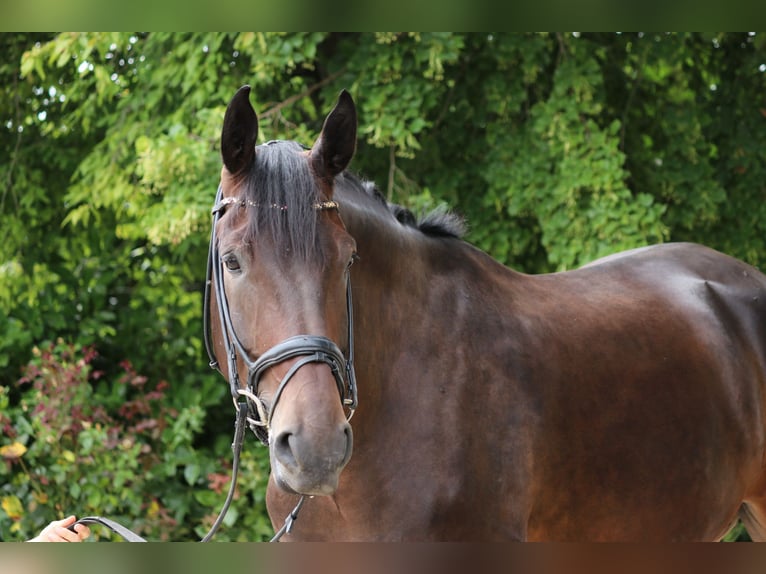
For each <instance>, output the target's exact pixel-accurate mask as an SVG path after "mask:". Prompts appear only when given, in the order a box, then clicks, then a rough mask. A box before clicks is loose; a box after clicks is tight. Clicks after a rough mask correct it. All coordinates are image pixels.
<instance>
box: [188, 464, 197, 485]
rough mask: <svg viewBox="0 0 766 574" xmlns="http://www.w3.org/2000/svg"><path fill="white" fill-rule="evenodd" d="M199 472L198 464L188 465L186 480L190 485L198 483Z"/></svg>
mask: <svg viewBox="0 0 766 574" xmlns="http://www.w3.org/2000/svg"><path fill="white" fill-rule="evenodd" d="M199 472H200V468H199V465H198V464H196V463H191V464H187V465H186V468H184V478H185V479H186V482H187V483H188V484H190V485H194V483H195V482H197V479H198V478H199Z"/></svg>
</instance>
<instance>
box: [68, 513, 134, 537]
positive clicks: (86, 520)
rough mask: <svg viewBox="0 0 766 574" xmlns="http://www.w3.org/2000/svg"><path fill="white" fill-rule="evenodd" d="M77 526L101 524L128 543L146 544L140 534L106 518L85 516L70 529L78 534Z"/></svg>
mask: <svg viewBox="0 0 766 574" xmlns="http://www.w3.org/2000/svg"><path fill="white" fill-rule="evenodd" d="M76 524H100V525H101V526H106V527H107V528H108V529H109V530H111V531H112V532H114V533H115V534H119V535H120V536H122V537H123V538H124V539H125V540H127V541H128V542H146V540H145V539H144V538H141V537H140V536H139V535H138V534H136V533H135V532H133V531H132V530H131V529H129V528H125V527H124V526H123V525H122V524H119V523H118V522H115V521H114V520H110V519H109V518H104V517H102V516H83V517H82V518H80V520H78V521H77V522H75V523H74V524H72V526H70V527H69V530H71V531H72V532H76V531H75V529H74V527H75V525H76Z"/></svg>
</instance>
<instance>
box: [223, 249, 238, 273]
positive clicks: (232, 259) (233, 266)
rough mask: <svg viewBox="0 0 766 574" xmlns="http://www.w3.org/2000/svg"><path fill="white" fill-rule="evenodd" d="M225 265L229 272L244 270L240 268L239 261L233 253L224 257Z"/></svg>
mask: <svg viewBox="0 0 766 574" xmlns="http://www.w3.org/2000/svg"><path fill="white" fill-rule="evenodd" d="M222 259H223V264H224V265H226V269H228V270H229V271H240V270H241V269H242V268H241V267H240V266H239V261H238V260H237V257H236V256H235V255H234V254H233V253H227V254H226V255H224V256H223V258H222Z"/></svg>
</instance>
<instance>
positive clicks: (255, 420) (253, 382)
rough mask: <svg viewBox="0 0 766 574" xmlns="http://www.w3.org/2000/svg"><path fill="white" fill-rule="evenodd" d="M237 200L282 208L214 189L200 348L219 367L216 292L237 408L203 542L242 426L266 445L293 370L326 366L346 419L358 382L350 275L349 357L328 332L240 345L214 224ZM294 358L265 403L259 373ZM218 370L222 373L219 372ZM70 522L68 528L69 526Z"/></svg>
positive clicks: (132, 536)
mask: <svg viewBox="0 0 766 574" xmlns="http://www.w3.org/2000/svg"><path fill="white" fill-rule="evenodd" d="M230 205H238V206H240V207H254V208H274V209H282V210H283V209H285V208H284V207H283V206H278V205H266V206H261V205H259V204H257V203H255V202H253V201H250V200H247V199H237V198H224V197H223V191H222V188H221V186H220V185H219V187H218V192H217V193H216V198H215V204H214V205H213V209H212V214H213V228H212V230H211V232H210V248H209V250H208V260H207V272H206V278H205V297H204V305H203V328H204V340H205V349H206V350H207V354H208V357H209V358H210V366H211V367H212V368H214V369H217V370H218V371H219V372H221V369H220V364H219V362H218V359H217V358H216V355H215V351H214V349H213V341H212V333H211V329H210V296H211V293H213V292H215V298H216V303H217V306H218V320H219V321H220V328H221V337H222V338H223V345H224V349H225V351H226V361H227V367H228V375H229V387H230V389H231V396H232V400H233V401H234V406H235V409H236V412H237V417H236V422H235V425H234V440H233V442H232V445H231V448H232V451H233V453H234V458H233V462H232V471H231V474H232V476H231V483H230V485H229V492H228V493H227V495H226V500H225V502H224V504H223V507H222V508H221V511H220V513H219V514H218V517H217V518H216V520H215V522H214V523H213V525H212V527H211V528H210V531H209V532H208V533H207V534H206V535H205V537H204V538H202V540H201V542H208V541H210V539H211V538H212V537H213V535H214V534H215V533H216V532H217V531H218V528H219V527H220V525H221V524H222V523H223V519H224V517H225V516H226V513H227V512H228V510H229V506H230V505H231V502H232V500H233V499H234V492H235V488H236V484H237V475H238V472H239V459H240V454H241V452H242V444H243V442H244V435H245V432H244V430H245V425H246V424H247V425H248V426H249V427H250V429H251V430H252V431H253V433H254V434H255V435H256V436H257V437H258V440H260V441H261V442H262V443H263V444H265V445H266V446H268V444H269V429H270V428H271V419H272V417H273V415H274V410H275V408H276V406H277V403H278V401H279V399H280V397H281V396H282V392H283V391H284V389H285V387H286V386H287V384H288V383H289V382H290V380H291V379H292V378H293V376H294V375H295V374H296V373H297V372H298V370H299V369H300V368H301V367H303V366H305V365H307V364H309V363H324V364H326V365H328V366H329V367H330V371H331V372H332V375H333V377H334V379H335V383H336V385H337V386H338V393H339V394H340V400H341V403H342V404H343V407H344V408H345V409H347V411H348V414H347V415H346V418H347V420H351V417H352V416H353V414H354V411H355V410H356V407H357V404H358V399H357V387H356V377H355V375H354V315H353V304H352V300H351V280H350V277H349V279H347V281H346V312H347V314H348V338H347V341H348V357H345V356H344V355H343V352H342V351H341V350H340V348H339V347H338V345H336V344H335V343H334V342H333V341H332V340H330V339H328V338H327V337H322V336H317V335H296V336H294V337H290V338H288V339H286V340H284V341H282V342H281V343H278V344H276V345H274V346H273V347H271V348H270V349H269V350H268V351H266V352H265V353H263V354H262V355H261V356H260V357H258V358H256V359H253V358H252V357H251V356H250V355H249V354H248V353H247V351H246V350H245V348H244V346H243V345H242V342H241V341H240V339H239V337H237V334H236V332H235V330H234V326H233V324H232V320H231V313H230V311H229V303H228V300H227V298H226V291H225V289H224V284H223V262H222V260H221V257H220V253H219V251H218V238H217V236H216V227H217V224H218V222H219V221H220V219H221V217H222V216H223V213H224V211H225V209H226V207H228V206H230ZM314 209H316V210H317V211H326V210H337V209H338V204H337V203H336V202H334V201H324V202H321V203H317V204H315V205H314ZM238 357H241V358H242V361H243V363H244V364H245V366H246V367H247V381H246V385H245V386H244V387H242V386H241V381H240V377H239V371H238V369H237V358H238ZM294 358H298V360H297V361H296V362H295V363H294V364H293V365H292V366H291V367H290V369H289V370H288V372H287V373H286V374H285V376H284V377H283V378H282V380H281V381H280V383H279V386H278V387H277V390H276V392H275V393H274V397H273V398H272V400H271V405H270V406H269V407H268V408H266V406H265V405H264V403H263V401H262V400H261V399H260V397H259V396H258V384H259V382H260V380H261V378H262V377H263V375H264V374H265V373H266V371H268V370H269V369H271V368H272V367H274V366H276V365H278V364H280V363H282V362H284V361H287V360H289V359H294ZM222 374H223V373H222ZM305 500H306V497H305V496H303V495H301V497H300V499H299V500H298V504H296V506H295V508H293V510H292V511H290V513H289V514H288V515H287V517H286V518H285V523H284V525H283V526H282V527H281V528H280V529H279V530H278V531H277V532H276V534H275V535H274V537H273V538H272V539H271V542H276V541H278V540H279V539H280V538H281V537H282V536H283V535H284V534H286V533H289V532H290V530H291V529H292V527H293V524H294V522H295V520H296V519H297V518H298V512H299V511H300V509H301V508H302V507H303V504H304V503H305ZM75 524H100V525H102V526H105V527H106V528H109V529H110V530H112V531H113V532H115V533H116V534H118V535H119V536H121V537H123V538H124V539H125V540H128V541H129V542H146V540H144V539H143V538H142V537H140V536H139V535H138V534H136V533H135V532H133V531H132V530H130V529H128V528H126V527H124V526H122V525H121V524H119V523H117V522H115V521H114V520H110V519H108V518H104V517H101V516H85V517H83V518H80V519H79V520H78V521H77V522H75ZM75 524H72V525H71V526H70V527H69V528H70V530H72V531H74V526H75Z"/></svg>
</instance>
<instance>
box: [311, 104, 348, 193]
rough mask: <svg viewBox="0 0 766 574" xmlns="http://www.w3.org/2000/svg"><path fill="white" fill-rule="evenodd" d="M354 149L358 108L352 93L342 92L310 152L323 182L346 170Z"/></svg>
mask: <svg viewBox="0 0 766 574" xmlns="http://www.w3.org/2000/svg"><path fill="white" fill-rule="evenodd" d="M355 149H356V106H355V105H354V100H353V99H352V98H351V94H349V93H348V92H347V91H346V90H343V91H342V92H341V93H340V95H339V96H338V103H336V104H335V107H334V108H333V110H332V111H331V112H330V113H329V114H328V116H327V118H326V119H325V121H324V126H322V133H321V134H319V137H318V138H317V140H316V141H315V142H314V147H313V148H312V150H311V163H312V165H313V167H314V171H315V172H316V174H317V175H318V176H319V177H321V178H323V179H326V180H331V179H333V178H334V177H335V176H336V175H338V174H339V173H340V172H342V171H343V170H344V169H346V167H347V166H348V164H349V162H350V161H351V158H352V157H353V156H354V150H355Z"/></svg>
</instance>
